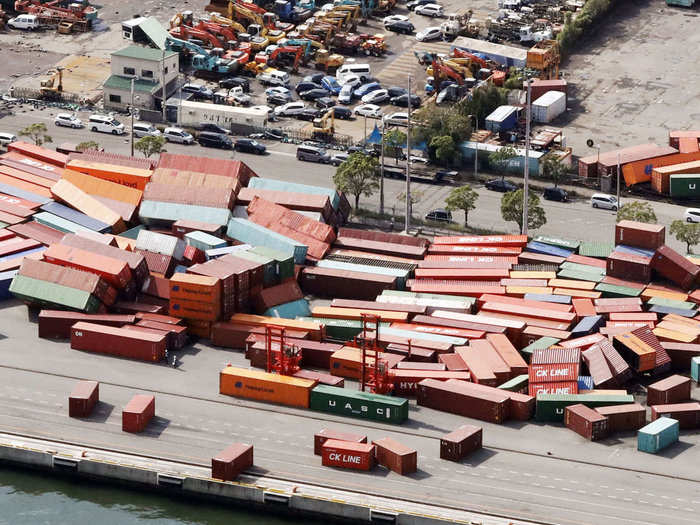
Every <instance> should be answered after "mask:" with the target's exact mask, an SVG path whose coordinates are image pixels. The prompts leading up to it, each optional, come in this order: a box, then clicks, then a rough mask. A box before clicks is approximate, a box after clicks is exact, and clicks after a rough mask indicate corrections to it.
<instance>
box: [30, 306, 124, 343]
mask: <svg viewBox="0 0 700 525" xmlns="http://www.w3.org/2000/svg"><path fill="white" fill-rule="evenodd" d="M38 319H39V337H41V338H42V339H69V338H70V331H71V327H72V326H73V325H74V324H75V323H77V322H79V321H86V322H88V323H94V324H103V325H106V326H116V327H119V326H124V325H126V324H132V323H134V322H135V321H136V317H135V316H133V315H116V314H84V313H81V312H67V311H65V310H42V311H41V312H39V318H38Z"/></svg>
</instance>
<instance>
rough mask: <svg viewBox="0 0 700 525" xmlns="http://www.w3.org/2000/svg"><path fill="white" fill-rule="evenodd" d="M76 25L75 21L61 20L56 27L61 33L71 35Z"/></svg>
mask: <svg viewBox="0 0 700 525" xmlns="http://www.w3.org/2000/svg"><path fill="white" fill-rule="evenodd" d="M74 25H75V24H73V22H68V21H64V22H59V23H58V27H56V32H57V33H58V34H60V35H70V34H71V33H72V32H73V27H74Z"/></svg>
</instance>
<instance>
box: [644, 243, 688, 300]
mask: <svg viewBox="0 0 700 525" xmlns="http://www.w3.org/2000/svg"><path fill="white" fill-rule="evenodd" d="M651 267H652V269H653V270H654V271H655V272H656V273H658V274H659V275H661V276H662V277H664V278H666V279H668V280H669V281H671V282H673V283H675V284H677V285H678V286H680V287H681V288H683V289H684V290H688V289H690V287H691V286H692V285H693V283H695V282H697V279H698V275H700V267H699V266H697V265H695V264H693V263H691V262H690V261H689V260H688V259H686V258H685V257H683V256H682V255H680V254H678V253H677V252H675V251H674V250H672V249H671V248H669V247H668V246H666V245H664V246H661V247H659V248H658V249H657V250H656V254H655V255H654V257H653V258H652V259H651Z"/></svg>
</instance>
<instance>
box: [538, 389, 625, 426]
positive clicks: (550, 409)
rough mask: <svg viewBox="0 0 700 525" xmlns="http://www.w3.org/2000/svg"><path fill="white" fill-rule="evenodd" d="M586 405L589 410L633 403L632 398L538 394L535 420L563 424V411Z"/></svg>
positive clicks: (600, 395) (602, 395) (601, 395)
mask: <svg viewBox="0 0 700 525" xmlns="http://www.w3.org/2000/svg"><path fill="white" fill-rule="evenodd" d="M579 403H581V404H583V405H586V406H587V407H589V408H595V407H602V406H608V405H626V404H628V403H634V396H630V395H604V394H539V395H538V396H537V401H536V408H535V410H536V412H535V420H536V421H540V422H559V423H560V422H563V421H564V409H565V408H566V407H568V406H570V405H577V404H579Z"/></svg>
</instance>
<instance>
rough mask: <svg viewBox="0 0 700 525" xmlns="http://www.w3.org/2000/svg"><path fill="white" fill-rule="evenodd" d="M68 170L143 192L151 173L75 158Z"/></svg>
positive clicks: (69, 164)
mask: <svg viewBox="0 0 700 525" xmlns="http://www.w3.org/2000/svg"><path fill="white" fill-rule="evenodd" d="M66 167H67V168H68V169H70V170H73V171H77V172H80V173H84V174H85V175H90V176H92V177H96V178H98V179H103V180H108V181H110V182H115V183H117V184H121V185H122V186H127V187H129V188H135V189H137V190H140V191H143V190H144V189H145V188H146V184H148V182H149V180H150V178H151V173H152V171H151V170H149V169H143V168H135V167H132V166H120V165H117V164H109V163H105V162H94V161H90V160H83V159H81V158H77V159H74V160H71V161H70V162H69V163H68V165H67V166H66Z"/></svg>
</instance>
